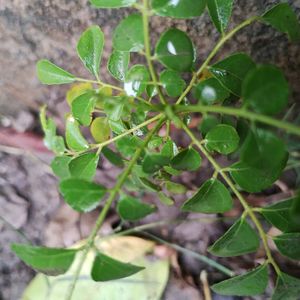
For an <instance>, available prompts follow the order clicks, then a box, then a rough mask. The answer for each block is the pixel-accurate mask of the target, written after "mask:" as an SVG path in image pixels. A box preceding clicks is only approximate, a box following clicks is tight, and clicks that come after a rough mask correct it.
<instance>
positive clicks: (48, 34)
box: [0, 0, 300, 300]
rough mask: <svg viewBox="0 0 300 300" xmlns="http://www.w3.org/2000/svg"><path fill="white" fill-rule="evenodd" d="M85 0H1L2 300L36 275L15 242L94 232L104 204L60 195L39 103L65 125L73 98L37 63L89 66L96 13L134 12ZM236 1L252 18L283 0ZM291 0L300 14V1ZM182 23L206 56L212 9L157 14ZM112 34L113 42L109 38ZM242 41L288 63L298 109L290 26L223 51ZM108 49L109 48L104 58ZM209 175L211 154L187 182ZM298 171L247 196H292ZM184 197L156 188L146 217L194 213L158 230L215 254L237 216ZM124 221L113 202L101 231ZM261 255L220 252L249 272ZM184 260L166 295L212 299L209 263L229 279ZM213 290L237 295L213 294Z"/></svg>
mask: <svg viewBox="0 0 300 300" xmlns="http://www.w3.org/2000/svg"><path fill="white" fill-rule="evenodd" d="M85 2H86V1H81V0H76V1H74V2H72V1H68V0H52V1H50V0H48V1H41V0H34V1H19V0H12V1H5V0H0V38H1V40H3V41H5V42H3V43H2V42H1V45H0V66H1V68H0V88H1V95H0V300H17V299H19V298H20V295H21V294H22V291H23V290H24V288H25V287H26V285H27V284H28V282H29V281H30V279H31V278H32V277H33V276H34V274H35V273H34V272H33V271H32V270H31V269H30V268H28V267H26V266H25V265H24V264H23V263H22V262H20V261H19V259H18V258H17V257H16V256H15V255H13V254H12V253H11V252H10V243H12V242H23V241H24V240H26V239H29V240H30V241H32V242H33V243H35V244H37V245H41V244H43V245H48V246H53V247H54V246H70V245H72V244H73V243H74V242H76V241H78V240H80V239H82V238H84V237H86V236H87V235H88V233H89V232H90V230H91V228H92V226H93V224H94V221H95V218H96V216H97V214H98V212H99V211H95V212H93V213H89V214H85V215H81V214H79V213H77V212H74V211H72V210H71V209H70V208H69V207H68V206H67V205H65V204H64V203H63V201H62V200H61V198H60V196H59V193H58V190H57V183H58V182H57V179H56V178H55V177H54V176H53V175H52V171H51V169H50V168H49V163H50V161H51V159H52V157H53V155H52V154H51V153H50V152H48V151H47V150H46V149H45V148H44V146H43V143H42V135H41V130H40V126H39V122H38V108H39V106H40V104H42V103H47V104H48V105H49V110H50V112H51V114H52V115H53V116H54V117H55V118H56V120H57V121H58V123H59V124H60V125H59V128H60V130H62V129H63V124H62V120H63V114H64V113H65V112H66V108H67V106H66V104H65V102H64V92H65V88H59V87H54V88H48V87H41V85H40V84H39V83H38V82H37V80H36V78H35V71H34V65H35V62H36V60H37V59H38V58H41V57H48V58H52V59H53V60H54V61H55V62H56V63H58V64H59V63H62V65H63V66H67V65H70V66H71V69H70V71H80V72H82V67H81V66H79V64H80V63H79V62H78V61H77V59H76V58H75V51H74V49H75V43H76V38H77V37H78V36H79V34H80V32H81V31H82V30H83V29H84V28H85V27H87V26H88V25H89V24H91V23H96V22H97V23H98V24H100V25H101V26H102V27H103V29H104V32H105V33H106V34H107V35H109V34H110V33H111V28H113V27H115V25H116V24H117V23H118V21H119V20H120V19H121V18H122V17H123V16H124V14H127V13H128V11H127V10H125V11H124V12H122V13H118V14H117V15H116V13H115V12H112V11H109V12H108V13H106V14H103V13H100V12H99V11H95V10H91V9H90V8H87V6H86V3H85ZM236 2H237V8H236V11H235V13H234V16H233V21H234V23H235V24H237V23H239V22H240V21H241V20H242V19H244V18H246V17H247V16H246V15H251V14H254V12H257V11H261V10H262V9H263V8H265V7H266V5H269V4H271V3H274V2H276V1H262V0H255V1H244V0H240V1H236ZM290 2H291V3H293V5H294V7H295V9H297V12H298V15H300V1H290ZM69 11H71V12H72V15H71V14H70V12H69ZM108 24H109V25H108ZM174 24H175V25H176V26H178V27H180V28H182V29H187V31H188V32H189V33H190V34H191V36H192V37H193V39H194V41H195V43H196V45H197V49H198V50H199V51H198V52H199V57H200V59H203V57H204V56H205V55H206V54H207V53H208V51H209V49H211V45H212V44H213V43H214V42H215V41H216V37H217V35H216V32H215V31H214V29H213V28H212V26H211V25H209V20H208V16H207V15H205V16H204V17H202V18H200V19H199V20H192V21H176V22H173V21H170V20H163V21H162V20H161V19H160V18H155V20H154V25H153V28H155V29H154V32H155V34H154V36H155V35H158V34H159V33H160V32H161V31H162V30H163V28H166V27H167V26H171V25H174ZM69 41H70V42H69ZM107 43H108V46H107V48H108V49H109V47H110V41H109V39H108V42H107ZM237 49H239V50H242V51H246V52H248V53H249V54H252V55H253V56H254V58H255V60H256V61H258V62H267V61H268V62H271V63H276V64H277V65H279V66H281V67H283V68H284V70H285V73H286V75H287V77H288V78H289V80H290V82H291V85H292V88H293V91H294V94H293V95H294V100H292V101H294V103H295V105H296V111H297V106H299V99H300V98H299V95H300V86H299V76H300V73H299V69H300V56H299V53H300V52H299V50H300V46H299V45H292V44H290V43H288V42H287V40H286V39H285V37H283V36H282V35H280V34H277V33H275V32H274V31H273V30H270V29H269V28H266V27H265V26H262V25H259V24H257V25H255V26H254V27H253V29H251V30H247V31H245V32H243V33H241V34H239V35H237V36H236V37H235V38H234V40H233V42H232V43H231V44H229V45H227V46H226V47H225V48H224V50H223V52H222V54H224V53H230V52H232V51H235V50H237ZM107 56H108V54H107V52H106V54H105V57H106V58H107ZM105 77H106V76H104V78H105ZM298 111H299V110H298ZM173 135H174V138H175V139H176V140H178V141H181V143H182V144H184V143H185V138H186V137H183V136H181V135H179V134H178V132H177V131H176V130H175V129H174V130H173ZM118 172H119V170H118V169H116V168H114V167H113V166H111V165H110V164H109V163H106V162H105V163H103V164H102V165H101V166H100V167H99V170H98V171H97V180H98V181H99V182H101V183H102V184H104V185H107V186H111V185H112V184H113V182H114V179H115V178H116V176H117V174H118ZM210 174H211V169H210V167H209V165H208V163H207V162H204V163H203V166H202V168H201V171H200V172H199V173H195V174H185V175H184V176H183V177H182V178H181V182H182V183H184V184H185V185H186V186H187V187H188V188H189V190H190V191H191V190H193V189H194V188H195V187H197V186H199V184H200V183H201V182H203V180H205V179H206V178H208V176H209V175H210ZM295 180H296V173H295V172H294V171H293V170H291V171H289V172H287V173H285V175H284V176H283V178H282V180H280V181H279V182H277V184H276V185H274V187H273V188H271V189H269V190H267V191H266V192H265V193H263V194H258V195H254V196H251V197H248V196H247V195H246V196H247V199H248V201H249V203H253V204H259V205H263V204H265V203H270V202H272V201H274V200H276V199H283V198H285V197H286V196H288V195H290V194H291V193H292V192H293V190H294V189H295ZM189 193H191V192H189ZM184 199H185V196H182V197H178V198H177V199H176V205H175V206H174V207H171V208H166V207H164V206H163V205H161V204H160V203H159V201H158V200H157V199H156V197H155V196H154V195H150V194H149V195H147V196H146V197H145V199H144V200H145V201H148V202H150V203H155V204H157V205H158V207H159V210H158V212H157V213H156V214H154V215H151V216H150V217H148V218H146V219H145V220H143V223H151V222H156V221H158V220H162V219H177V220H178V219H182V220H186V221H183V222H181V223H177V224H173V223H172V222H171V221H170V224H168V225H165V226H162V227H159V228H156V229H153V230H152V231H151V232H152V233H153V234H155V235H157V236H159V237H161V238H163V239H165V240H167V241H169V242H171V243H175V244H178V245H180V246H182V247H185V248H187V249H190V250H192V251H195V252H197V253H201V254H204V255H208V254H207V252H206V249H207V246H208V245H210V244H211V243H212V241H214V240H216V238H217V237H218V236H220V235H221V234H222V233H223V232H224V231H225V230H226V229H227V228H228V226H230V222H229V221H224V220H222V221H217V222H216V221H212V222H203V221H199V220H197V221H196V220H195V221H192V220H193V219H199V218H200V219H201V217H202V216H201V215H200V216H199V214H197V215H194V214H182V213H180V212H179V209H178V208H179V207H180V204H181V203H182V201H183V200H184ZM100 209H101V208H100ZM240 213H241V208H240V207H239V206H238V205H237V206H236V207H235V209H234V210H233V212H232V213H231V214H230V215H228V217H229V218H230V217H235V216H238V215H240ZM216 217H217V216H215V218H216ZM118 223H119V220H118V217H117V215H116V214H115V211H114V210H113V209H112V210H111V211H110V214H109V218H108V220H107V222H106V223H105V225H104V227H103V229H102V233H103V234H107V233H110V232H111V231H112V230H113V228H115V226H117V225H118ZM126 226H127V227H129V226H130V224H125V227H126ZM12 227H13V228H12ZM271 247H272V245H271ZM262 255H263V253H261V252H259V253H257V254H256V255H255V256H254V255H247V256H242V257H237V258H230V259H227V260H224V259H218V261H219V262H220V263H222V264H224V265H225V266H227V267H230V268H232V269H234V270H235V271H243V270H246V269H247V268H249V267H252V266H253V261H259V260H260V259H261V257H262ZM214 259H216V258H214ZM277 259H278V261H279V264H280V265H281V267H282V269H283V270H288V271H289V273H290V274H293V273H294V274H295V275H297V276H298V277H300V268H299V267H300V266H299V263H295V262H291V261H287V260H284V259H283V258H282V257H280V256H278V257H277ZM177 262H178V266H179V270H180V272H178V269H176V268H175V267H174V266H173V268H172V272H171V279H170V282H169V284H168V286H167V289H166V292H165V296H164V299H165V300H177V299H178V300H179V299H180V300H184V299H186V300H201V299H203V293H202V288H201V283H200V281H199V271H201V270H206V271H207V273H208V279H209V281H210V282H214V281H217V280H220V279H222V278H223V277H222V276H223V275H221V274H220V273H219V272H217V271H215V270H214V269H213V268H212V267H210V266H207V265H206V264H204V263H202V262H200V261H199V260H197V259H196V258H194V257H192V256H191V255H188V254H186V253H185V254H182V253H180V252H178V260H177ZM270 291H271V286H270V287H269V290H268V291H267V293H266V295H265V296H263V297H256V298H254V299H267V297H268V295H269V294H270ZM214 299H215V300H222V299H228V300H230V299H235V298H232V297H221V296H217V295H214ZM245 299H246V298H245Z"/></svg>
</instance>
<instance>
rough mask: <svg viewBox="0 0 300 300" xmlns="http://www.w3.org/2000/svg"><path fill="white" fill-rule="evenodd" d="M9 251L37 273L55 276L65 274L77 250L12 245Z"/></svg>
mask: <svg viewBox="0 0 300 300" xmlns="http://www.w3.org/2000/svg"><path fill="white" fill-rule="evenodd" d="M11 250H12V251H13V252H14V253H15V254H16V255H17V256H18V257H19V258H20V259H21V260H22V261H24V262H25V263H26V264H27V265H29V266H30V267H32V268H34V269H36V270H37V271H39V272H41V273H44V274H48V275H52V276H56V275H59V274H63V273H65V272H66V271H67V270H68V269H69V268H70V266H71V264H72V262H73V260H74V258H75V254H76V252H77V250H71V249H70V250H69V249H61V248H46V247H35V246H30V245H25V244H12V245H11Z"/></svg>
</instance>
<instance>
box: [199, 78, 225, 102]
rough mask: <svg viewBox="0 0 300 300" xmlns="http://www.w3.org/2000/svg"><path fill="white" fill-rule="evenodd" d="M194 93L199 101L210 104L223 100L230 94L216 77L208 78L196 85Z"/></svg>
mask: <svg viewBox="0 0 300 300" xmlns="http://www.w3.org/2000/svg"><path fill="white" fill-rule="evenodd" d="M194 95H195V97H196V98H197V99H198V100H199V101H200V102H201V103H203V104H205V105H211V104H214V103H216V102H223V101H224V100H225V99H227V98H228V97H229V96H230V93H229V92H228V90H227V89H225V88H224V87H223V86H222V85H221V83H220V82H219V81H218V80H217V79H216V78H208V79H206V80H203V81H201V82H200V83H199V84H198V85H197V86H196V88H195V90H194Z"/></svg>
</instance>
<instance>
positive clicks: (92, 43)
mask: <svg viewBox="0 0 300 300" xmlns="http://www.w3.org/2000/svg"><path fill="white" fill-rule="evenodd" d="M103 46H104V34H103V32H102V30H101V29H100V27H99V26H97V25H94V26H91V27H89V28H88V29H87V30H86V31H85V32H84V33H83V34H82V35H81V37H80V39H79V42H78V44H77V53H78V56H79V57H80V59H81V60H82V62H83V64H84V66H85V67H86V68H87V69H88V70H89V71H90V72H91V73H92V74H93V75H94V76H95V77H96V78H99V67H100V61H101V56H102V52H103Z"/></svg>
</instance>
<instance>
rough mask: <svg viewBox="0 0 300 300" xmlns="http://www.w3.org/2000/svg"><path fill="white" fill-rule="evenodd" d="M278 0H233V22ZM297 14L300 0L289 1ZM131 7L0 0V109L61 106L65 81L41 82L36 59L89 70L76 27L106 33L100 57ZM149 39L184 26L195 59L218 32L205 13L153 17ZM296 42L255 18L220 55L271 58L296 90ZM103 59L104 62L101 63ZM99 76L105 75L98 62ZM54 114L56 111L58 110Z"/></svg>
mask: <svg viewBox="0 0 300 300" xmlns="http://www.w3.org/2000/svg"><path fill="white" fill-rule="evenodd" d="M278 2H279V1H274V0H251V1H245V0H237V1H236V5H235V10H234V14H233V17H232V26H233V25H235V24H238V23H239V22H241V21H242V20H244V19H246V18H247V17H249V16H251V15H254V14H257V13H262V12H263V11H264V10H265V9H266V8H267V7H269V6H270V5H271V4H273V3H278ZM289 2H290V3H291V4H292V5H293V7H294V8H295V9H296V10H297V12H298V15H300V1H299V0H296V1H295V0H294V1H292V0H291V1H289ZM129 12H130V10H128V9H122V10H99V9H95V8H92V7H91V6H90V4H89V3H88V1H87V0H73V1H70V0H30V1H29V0H25V1H24V0H9V1H7V0H0V40H1V43H0V66H1V68H0V87H1V94H0V107H1V114H2V115H5V114H8V115H13V116H15V115H16V114H17V113H18V112H20V110H24V109H31V110H33V111H35V110H37V109H38V107H39V105H40V104H41V103H47V104H48V105H49V106H50V109H52V110H53V111H54V112H58V111H60V112H62V113H63V112H64V105H63V104H62V103H63V100H64V92H65V90H66V89H67V87H51V88H49V87H43V86H42V85H41V84H40V83H39V82H38V80H37V78H36V74H35V63H36V61H37V60H38V59H40V58H48V59H50V60H52V61H53V62H55V63H56V64H58V65H60V66H62V67H63V68H66V69H68V70H70V71H71V72H74V73H75V74H80V75H81V76H89V75H88V74H87V72H86V71H85V70H84V68H83V66H82V64H81V62H80V61H79V59H78V58H77V56H76V51H75V49H76V42H77V40H78V38H79V36H80V34H81V32H82V31H83V30H84V29H85V28H86V27H87V26H89V25H91V24H98V25H100V26H101V27H102V29H103V31H104V33H105V35H106V38H107V44H106V51H105V57H107V56H108V53H109V50H110V48H111V42H110V37H111V34H112V31H113V29H114V28H115V26H116V25H117V24H118V22H119V20H120V19H122V18H123V17H124V16H125V15H126V14H128V13H129ZM152 26H153V30H152V33H153V41H155V40H156V39H157V37H158V34H159V33H160V32H162V31H163V30H165V28H167V27H170V26H177V27H179V28H182V29H185V30H187V32H188V33H189V34H190V35H191V37H192V39H193V41H194V43H195V44H196V47H197V50H198V57H199V61H201V60H203V59H204V58H205V56H206V55H207V54H208V53H209V51H210V49H211V48H212V47H213V44H214V43H215V42H216V41H217V38H218V34H217V32H216V30H215V29H214V28H213V26H212V24H211V22H210V20H209V17H208V15H207V14H204V15H203V16H202V17H200V18H198V19H194V20H188V21H178V20H171V19H166V18H158V17H155V18H153V23H152ZM299 50H300V46H299V45H293V44H291V43H289V42H288V40H287V38H286V37H285V36H284V35H282V34H280V33H276V31H275V30H273V29H271V28H269V27H267V26H265V25H262V24H255V25H253V26H251V27H249V28H248V29H245V30H243V31H242V32H240V33H239V34H238V35H236V36H235V37H234V39H233V40H232V41H231V42H229V43H227V44H226V46H225V47H224V48H223V50H222V51H221V53H220V55H224V54H225V53H226V54H229V53H231V52H233V51H246V52H248V53H249V54H251V55H252V56H253V57H254V59H255V60H256V61H257V62H271V63H276V64H277V65H279V66H281V67H283V68H284V70H285V73H286V75H287V77H288V78H289V79H290V82H291V84H292V88H293V90H294V91H295V92H296V95H297V94H298V93H299V92H300V86H299V85H298V84H297V83H298V81H299V80H298V79H299V72H298V70H299V67H300V58H299V55H298V54H299ZM105 61H106V60H105V59H104V61H103V63H104V64H105ZM102 73H104V74H103V75H102V77H104V78H105V79H108V80H110V78H107V77H108V76H107V75H105V67H103V72H102ZM62 113H61V114H59V116H61V115H62Z"/></svg>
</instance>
